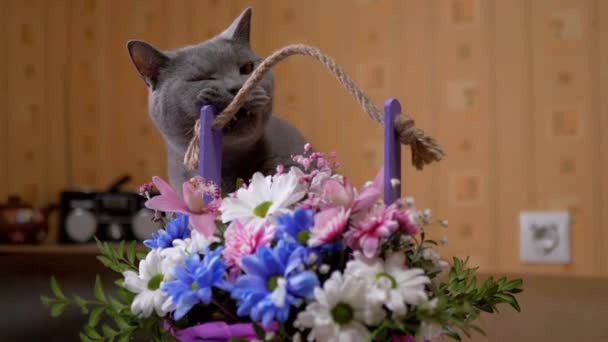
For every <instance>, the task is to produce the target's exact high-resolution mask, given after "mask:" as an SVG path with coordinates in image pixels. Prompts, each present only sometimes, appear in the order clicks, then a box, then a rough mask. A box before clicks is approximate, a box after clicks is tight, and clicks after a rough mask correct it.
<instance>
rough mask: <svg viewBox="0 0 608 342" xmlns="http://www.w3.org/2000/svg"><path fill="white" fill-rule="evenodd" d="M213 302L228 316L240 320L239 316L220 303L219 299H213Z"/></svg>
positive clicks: (236, 320)
mask: <svg viewBox="0 0 608 342" xmlns="http://www.w3.org/2000/svg"><path fill="white" fill-rule="evenodd" d="M211 302H212V303H213V304H214V305H215V306H217V307H218V309H220V310H221V311H222V312H223V313H224V314H225V315H226V316H228V317H229V318H230V319H232V320H234V321H235V322H238V320H239V319H238V318H236V317H235V316H234V315H233V314H232V313H230V311H228V310H227V309H226V308H225V307H224V306H223V305H222V304H220V303H218V301H217V300H215V299H213V300H211Z"/></svg>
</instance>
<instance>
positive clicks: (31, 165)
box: [4, 1, 49, 205]
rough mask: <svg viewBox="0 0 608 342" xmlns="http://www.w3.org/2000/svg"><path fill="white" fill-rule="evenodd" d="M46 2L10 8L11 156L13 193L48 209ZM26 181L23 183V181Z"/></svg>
mask: <svg viewBox="0 0 608 342" xmlns="http://www.w3.org/2000/svg"><path fill="white" fill-rule="evenodd" d="M46 5H47V2H46V1H10V2H8V3H7V4H6V6H7V11H6V25H7V27H6V29H7V33H8V39H7V49H6V50H5V52H4V53H6V59H7V60H6V64H5V65H6V66H7V67H8V71H7V72H8V80H9V82H8V87H7V95H6V96H7V99H6V100H7V101H6V111H7V119H6V120H7V121H8V122H7V127H8V132H7V137H8V145H7V149H6V151H4V153H6V154H7V157H6V158H7V165H10V167H9V169H8V175H7V180H8V183H7V184H6V186H7V190H8V192H9V193H15V194H19V195H21V196H22V197H23V198H24V199H25V200H27V201H28V202H31V203H33V204H35V205H42V204H43V200H44V197H45V195H44V194H45V193H46V191H47V187H46V182H45V181H44V179H45V177H46V173H45V170H46V169H47V159H46V153H47V147H48V145H47V137H48V134H47V133H48V130H47V129H46V127H47V123H48V119H49V118H48V116H46V113H45V111H46V88H47V79H46V72H45V69H46V63H45V59H46V58H47V56H46V49H45V47H46V43H45V29H46V27H45V24H44V22H45V14H46V9H47V7H46ZM17 180H20V181H17Z"/></svg>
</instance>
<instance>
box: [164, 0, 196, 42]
mask: <svg viewBox="0 0 608 342" xmlns="http://www.w3.org/2000/svg"><path fill="white" fill-rule="evenodd" d="M162 8H163V12H164V13H165V14H164V21H165V46H163V47H162V48H163V49H168V50H171V49H176V48H179V47H182V46H186V45H190V44H192V43H193V41H192V38H191V37H190V28H191V25H192V22H191V21H192V17H193V15H191V11H190V1H188V0H176V1H171V0H165V1H164V3H163V4H162Z"/></svg>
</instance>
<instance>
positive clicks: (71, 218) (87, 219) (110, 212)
mask: <svg viewBox="0 0 608 342" xmlns="http://www.w3.org/2000/svg"><path fill="white" fill-rule="evenodd" d="M129 180H130V177H129V176H125V177H122V178H121V179H120V180H118V181H117V182H116V183H114V184H113V185H112V186H111V187H110V189H109V190H108V191H105V192H95V191H90V192H89V191H64V192H62V193H61V216H60V220H61V241H62V242H67V243H87V242H91V241H93V238H94V237H97V238H98V239H99V240H102V241H119V240H139V241H143V240H145V239H148V238H150V237H151V236H152V233H154V232H156V231H157V230H158V229H160V228H161V225H160V223H159V222H154V220H153V219H154V211H152V210H150V209H147V208H146V207H145V206H144V203H145V201H146V199H145V198H143V197H142V196H140V195H139V194H136V193H134V192H123V191H120V190H119V188H120V186H122V185H123V184H124V183H126V182H128V181H129Z"/></svg>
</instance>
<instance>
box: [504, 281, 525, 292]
mask: <svg viewBox="0 0 608 342" xmlns="http://www.w3.org/2000/svg"><path fill="white" fill-rule="evenodd" d="M523 284H524V281H523V280H522V279H515V280H512V281H510V282H508V283H507V284H506V285H505V286H504V287H503V288H502V289H503V290H504V291H512V290H520V291H521V287H522V286H523Z"/></svg>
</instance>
